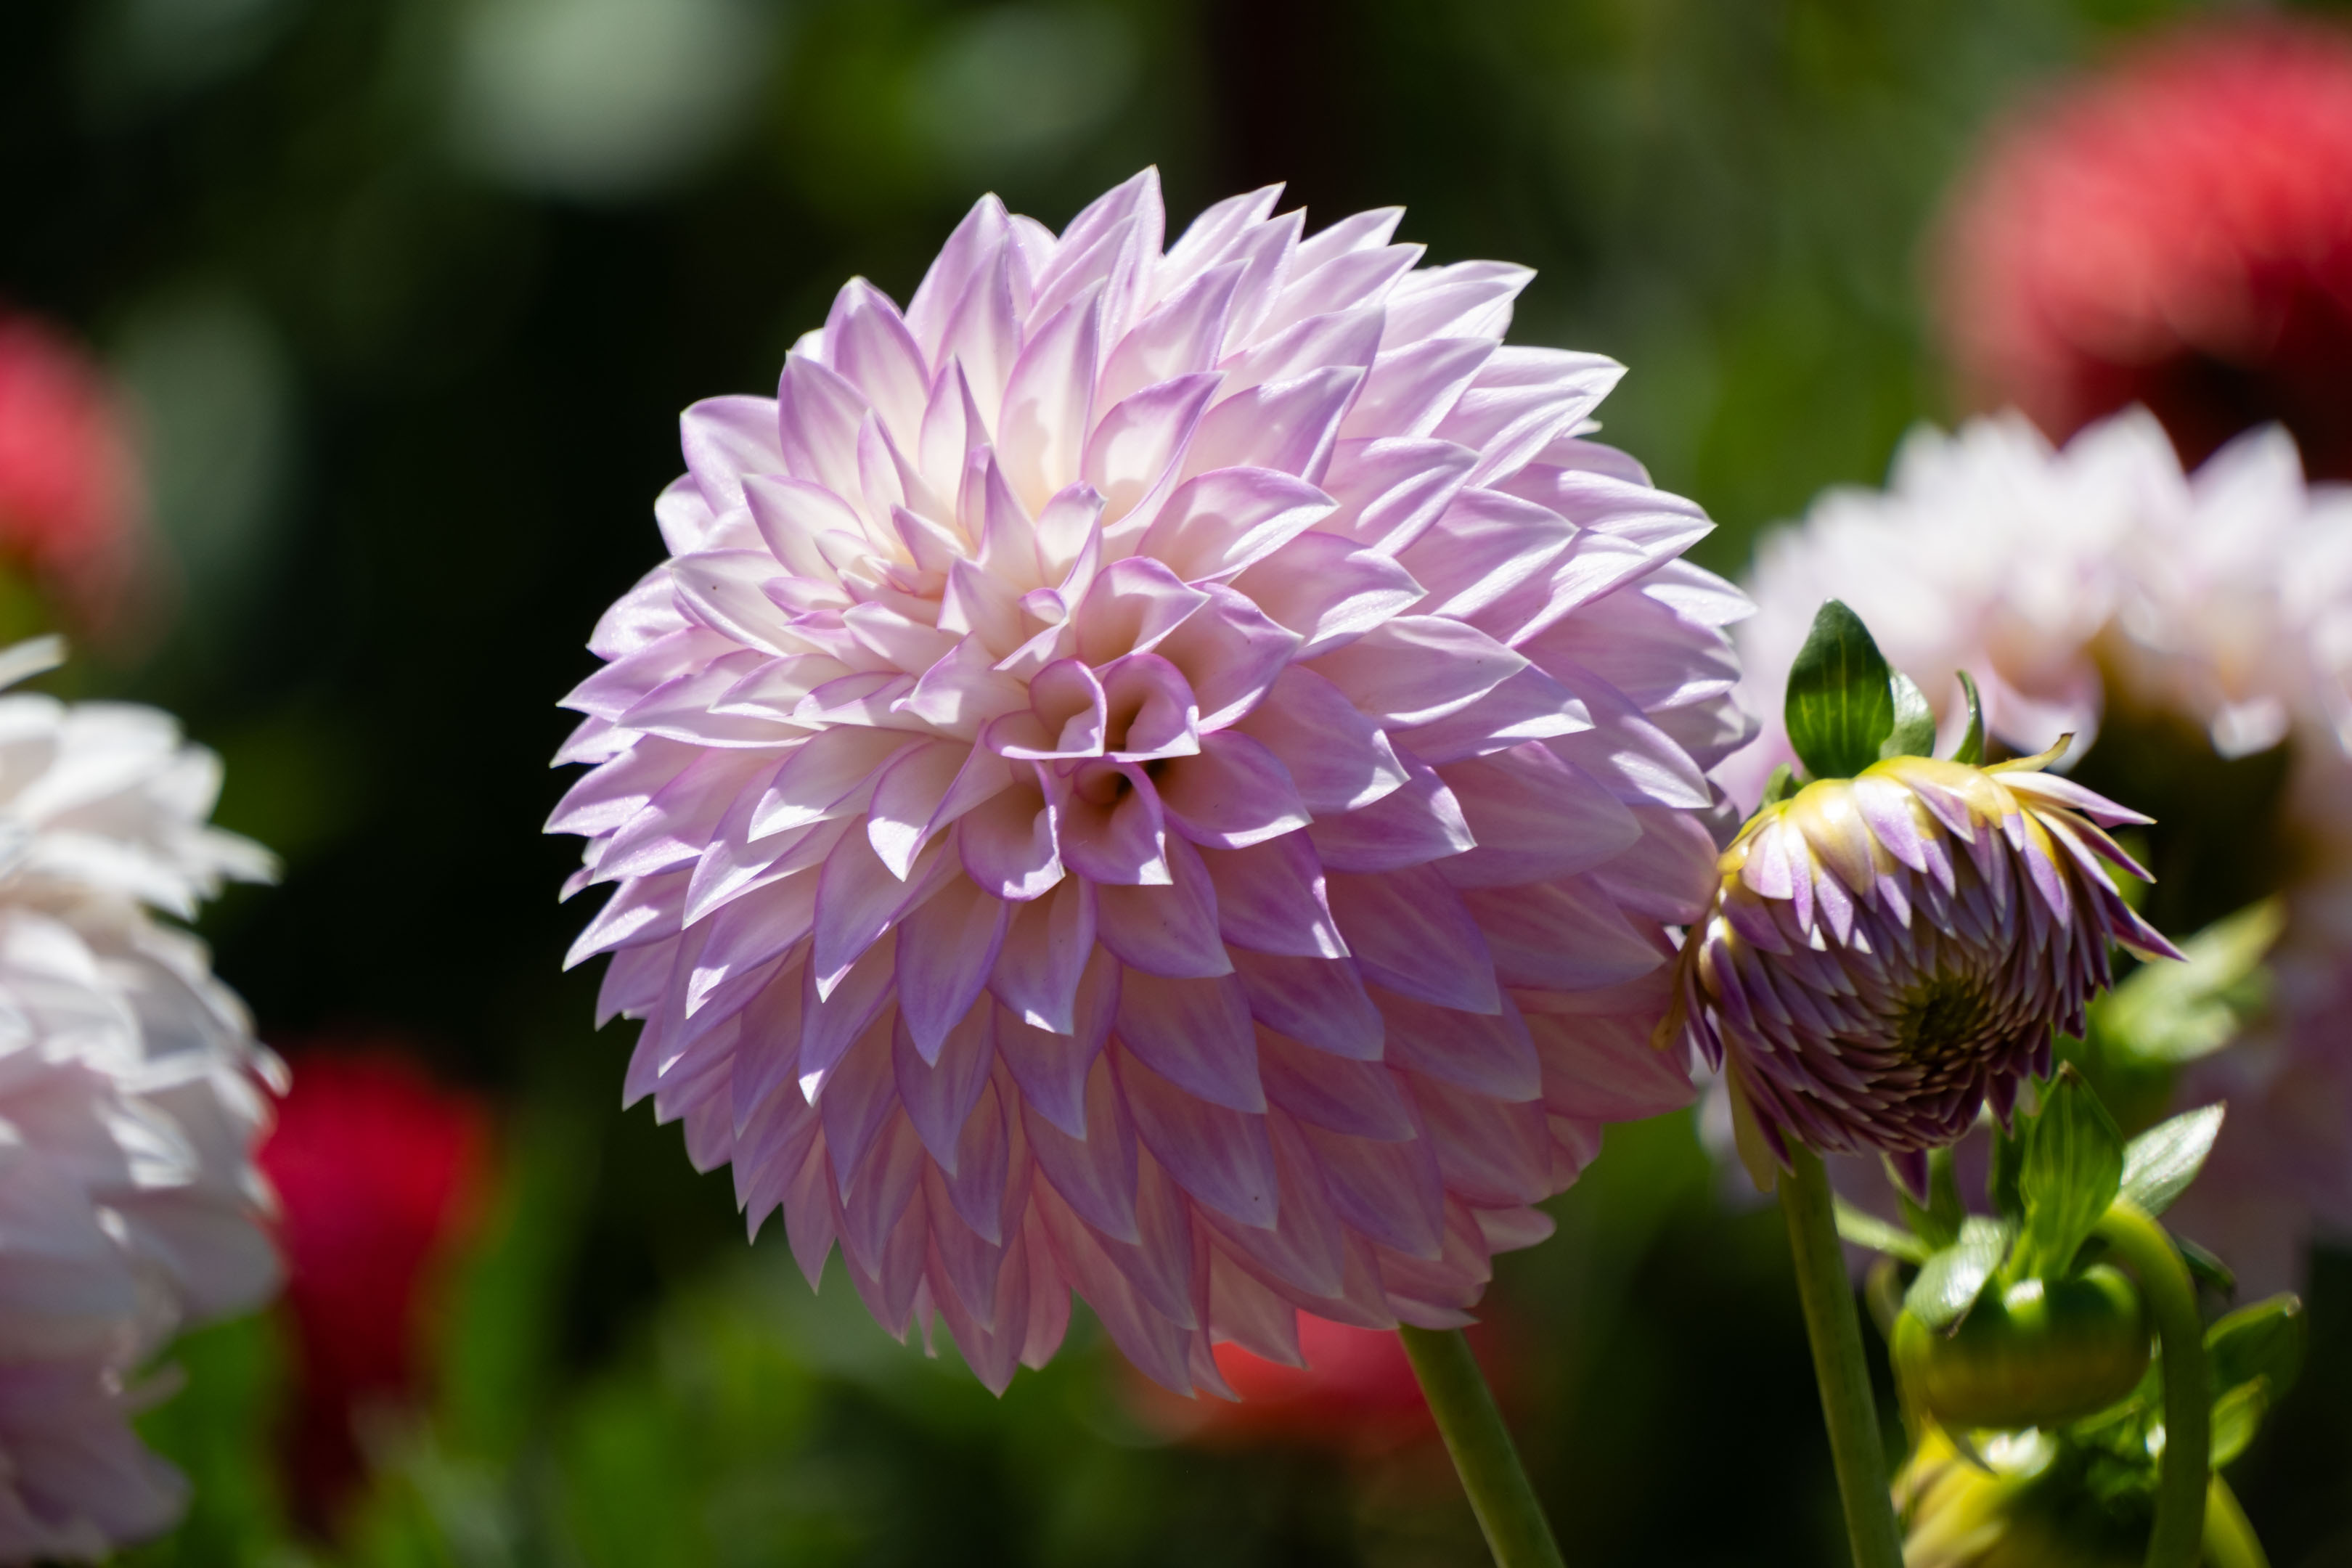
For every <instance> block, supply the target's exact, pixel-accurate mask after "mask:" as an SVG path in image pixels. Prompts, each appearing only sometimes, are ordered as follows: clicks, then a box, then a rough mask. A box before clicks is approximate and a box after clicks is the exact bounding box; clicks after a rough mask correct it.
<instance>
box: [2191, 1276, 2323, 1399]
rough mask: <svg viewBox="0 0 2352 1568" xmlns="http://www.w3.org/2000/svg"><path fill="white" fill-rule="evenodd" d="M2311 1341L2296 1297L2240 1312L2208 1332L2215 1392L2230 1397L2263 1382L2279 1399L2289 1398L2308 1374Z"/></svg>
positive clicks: (2260, 1303) (2258, 1304)
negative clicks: (2242, 1387)
mask: <svg viewBox="0 0 2352 1568" xmlns="http://www.w3.org/2000/svg"><path fill="white" fill-rule="evenodd" d="M2308 1338H2309V1326H2308V1323H2307V1321H2306V1320H2305V1316H2304V1311H2303V1302H2302V1300H2300V1299H2298V1298H2296V1297H2294V1296H2273V1297H2272V1298H2271V1299H2270V1300H2267V1301H2257V1302H2255V1303H2254V1304H2253V1305H2252V1306H2251V1307H2242V1308H2240V1309H2239V1310H2237V1311H2234V1312H2232V1313H2231V1314H2230V1315H2229V1316H2228V1317H2226V1318H2223V1319H2222V1320H2221V1321H2220V1322H2218V1323H2215V1324H2214V1325H2213V1326H2212V1327H2211V1328H2210V1329H2208V1330H2206V1331H2205V1354H2206V1356H2207V1357H2208V1358H2209V1359H2210V1362H2211V1364H2212V1367H2213V1387H2214V1389H2215V1391H2216V1392H2217V1393H2220V1394H2228V1393H2229V1392H2230V1391H2231V1389H2234V1388H2236V1387H2238V1386H2239V1385H2240V1384H2247V1383H2252V1382H2254V1381H2256V1380H2257V1379H2259V1380H2261V1381H2262V1382H2263V1383H2264V1384H2268V1385H2269V1388H2270V1396H2271V1397H2272V1398H2273V1399H2280V1398H2284V1396H2285V1394H2286V1391H2287V1390H2288V1389H2290V1388H2293V1387H2294V1380H2295V1379H2296V1378H2297V1377H2299V1376H2301V1375H2302V1373H2303V1357H2304V1351H2305V1342H2306V1340H2307V1339H2308Z"/></svg>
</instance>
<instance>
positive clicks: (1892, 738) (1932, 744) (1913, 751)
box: [1878, 669, 1936, 757]
mask: <svg viewBox="0 0 2352 1568" xmlns="http://www.w3.org/2000/svg"><path fill="white" fill-rule="evenodd" d="M1888 689H1889V691H1890V692H1891V693H1892V695H1893V696H1894V699H1895V728H1894V729H1893V731H1890V732H1889V733H1888V735H1887V737H1886V739H1885V740H1884V741H1882V742H1879V745H1878V754H1879V755H1880V756H1882V757H1932V756H1934V755H1935V754H1936V715H1935V713H1934V712H1933V711H1932V710H1930V709H1929V708H1928V706H1927V693H1925V692H1923V691H1921V690H1920V689H1919V686H1918V683H1917V682H1916V681H1915V680H1913V679H1911V678H1910V677H1909V676H1907V675H1906V674H1904V673H1903V672H1902V671H1901V670H1899V669H1898V670H1895V671H1894V672H1893V674H1892V676H1891V677H1890V678H1889V680H1888Z"/></svg>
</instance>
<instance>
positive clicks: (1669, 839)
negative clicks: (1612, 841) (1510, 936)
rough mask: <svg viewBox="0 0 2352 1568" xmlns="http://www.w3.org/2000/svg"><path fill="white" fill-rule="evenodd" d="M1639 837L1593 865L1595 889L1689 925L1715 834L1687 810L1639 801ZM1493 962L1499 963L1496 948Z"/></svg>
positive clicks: (1700, 898)
mask: <svg viewBox="0 0 2352 1568" xmlns="http://www.w3.org/2000/svg"><path fill="white" fill-rule="evenodd" d="M1633 816H1635V817H1636V818H1637V819H1638V820H1639V821H1640V822H1641V825H1642V841H1641V842H1640V843H1639V844H1636V845H1634V846H1633V847H1632V848H1630V849H1627V850H1625V851H1624V852H1623V853H1622V854H1620V855H1618V856H1617V857H1616V858H1613V859H1612V860H1610V861H1608V862H1606V863H1605V864H1603V865H1601V866H1598V867H1596V868H1593V870H1592V872H1591V883H1592V885H1593V886H1594V887H1595V888H1598V889H1601V891H1602V892H1604V893H1606V894H1608V895H1609V897H1610V898H1611V899H1612V900H1614V901H1615V902H1616V904H1617V905H1618V906H1619V907H1620V908H1622V909H1626V910H1633V912H1635V913H1637V914H1642V915H1646V916H1648V917H1649V918H1650V919H1652V920H1655V921H1664V922H1666V923H1667V924H1669V925H1688V924H1690V923H1692V922H1693V921H1696V920H1697V919H1698V918H1699V917H1700V915H1701V913H1702V912H1703V911H1704V910H1705V906H1706V899H1705V897H1704V895H1703V894H1702V893H1701V892H1700V891H1699V889H1704V888H1705V887H1706V883H1707V876H1708V873H1709V872H1710V871H1711V870H1712V869H1713V868H1714V865H1715V860H1716V843H1715V837H1714V836H1713V835H1712V834H1710V833H1708V832H1707V830H1706V823H1705V822H1703V821H1701V820H1700V819H1699V818H1698V817H1696V816H1693V815H1691V814H1690V813H1689V812H1687V811H1680V810H1676V809H1675V808H1674V807H1673V806H1668V805H1637V806H1634V807H1633ZM1496 963H1497V964H1499V963H1501V956H1500V953H1499V952H1497V955H1496Z"/></svg>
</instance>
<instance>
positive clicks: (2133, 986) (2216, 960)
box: [2091, 899, 2286, 1066]
mask: <svg viewBox="0 0 2352 1568" xmlns="http://www.w3.org/2000/svg"><path fill="white" fill-rule="evenodd" d="M2285 926H2286V910H2285V906H2284V905H2283V904H2282V903H2281V902H2280V901H2279V900H2276V899H2264V900H2262V901H2261V902H2260V903H2257V904H2250V905H2248V906H2247V907H2246V908H2244V909H2242V910H2239V911H2238V912H2237V913H2236V914H2233V915H2230V916H2227V917H2225V918H2224V919H2221V920H2219V921H2215V922H2213V924H2211V925H2210V926H2207V927H2206V928H2205V929H2204V930H2203V931H2199V932H2198V933H2197V934H2196V935H2195V936H2192V937H2190V938H2189V940H2188V941H2187V942H2182V943H2181V944H2180V952H2181V955H2182V958H2183V960H2184V962H2182V963H2144V964H2142V965H2140V967H2139V968H2137V969H2136V970H2134V971H2133V972H2132V974H2131V977H2130V978H2129V979H2127V980H2126V981H2125V982H2124V983H2123V984H2120V985H2118V986H2116V988H2115V989H2114V990H2113V991H2110V992H2108V993H2107V994H2105V995H2104V996H2101V997H2099V998H2098V999H2097V1000H2096V1001H2095V1002H2093V1003H2092V1004H2091V1026H2092V1028H2093V1029H2095V1031H2096V1032H2097V1034H2098V1037H2099V1044H2100V1046H2101V1047H2102V1048H2104V1049H2106V1050H2111V1051H2116V1052H2120V1053H2122V1054H2123V1055H2125V1056H2126V1057H2129V1058H2135V1059H2137V1060H2138V1061H2142V1062H2149V1063H2155V1064H2159V1065H2163V1066H2177V1065H2179V1063H2182V1062H2189V1061H2195V1060H2196V1059H2197V1058H2200V1057H2205V1056H2210V1055H2211V1054H2212V1053H2213V1052H2215V1051H2218V1050H2220V1049H2221V1047H2223V1046H2226V1045H2228V1044H2229V1043H2230V1041H2231V1039H2233V1038H2235V1037H2236V1036H2237V1034H2238V1032H2239V1030H2241V1029H2242V1028H2243V1027H2244V1026H2245V1024H2246V1021H2247V1019H2249V1018H2251V1017H2252V1016H2254V1015H2255V1014H2257V1013H2259V1012H2260V1011H2262V1008H2263V1005H2264V1003H2265V1002H2266V1001H2267V1000H2268V999H2269V990H2270V985H2269V979H2270V976H2269V972H2268V970H2267V969H2266V968H2265V966H2264V965H2263V957H2264V956H2265V955H2266V954H2267V953H2268V952H2270V950H2271V946H2272V944H2273V943H2274V942H2277V941H2278V937H2279V932H2280V931H2283V930H2284V929H2285Z"/></svg>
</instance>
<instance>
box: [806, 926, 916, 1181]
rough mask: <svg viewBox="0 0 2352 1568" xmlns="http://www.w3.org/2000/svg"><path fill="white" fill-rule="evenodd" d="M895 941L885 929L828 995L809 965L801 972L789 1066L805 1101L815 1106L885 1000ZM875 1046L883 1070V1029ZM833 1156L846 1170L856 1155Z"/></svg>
mask: <svg viewBox="0 0 2352 1568" xmlns="http://www.w3.org/2000/svg"><path fill="white" fill-rule="evenodd" d="M897 950H898V933H897V932H895V931H887V932H885V933H884V934H883V937H882V940H881V941H879V942H876V943H875V944H874V945H873V946H872V947H870V948H867V949H866V952H865V954H864V956H863V957H861V958H859V959H858V961H857V962H856V963H854V964H852V965H850V968H849V972H848V973H847V974H845V976H843V977H842V978H841V979H840V980H838V981H836V982H835V985H834V989H833V993H832V994H831V995H829V996H820V995H819V994H817V988H816V975H815V973H814V966H811V967H810V968H808V969H803V971H802V972H801V1050H800V1059H799V1061H798V1062H796V1063H795V1064H794V1070H795V1071H797V1072H798V1074H799V1075H800V1086H801V1093H802V1094H803V1096H804V1097H806V1098H807V1100H808V1101H809V1103H810V1104H812V1105H814V1104H816V1103H817V1102H818V1101H819V1100H821V1099H822V1098H823V1097H824V1094H825V1093H826V1092H827V1091H828V1090H829V1089H831V1088H832V1086H833V1078H834V1074H835V1069H836V1068H838V1066H839V1065H840V1063H841V1062H842V1060H843V1059H844V1053H845V1052H847V1051H848V1050H849V1048H850V1047H851V1045H852V1044H853V1043H855V1042H856V1040H857V1039H858V1037H860V1036H861V1035H863V1034H866V1033H869V1032H870V1031H869V1030H868V1028H867V1026H868V1025H870V1024H872V1023H873V1022H874V1021H875V1019H876V1017H877V1016H878V1015H879V1014H880V1013H881V1012H882V1009H883V1007H884V1005H886V1004H887V1003H888V1001H889V1000H890V977H891V973H892V971H893V969H894V967H895V966H896V963H897V961H898V954H897ZM875 1049H876V1050H877V1052H879V1053H880V1054H881V1056H882V1058H883V1060H882V1064H881V1068H879V1069H877V1070H884V1071H887V1068H888V1065H889V1063H888V1054H889V1049H890V1041H889V1037H888V1034H887V1031H886V1032H885V1033H884V1035H883V1036H882V1037H881V1044H880V1045H878V1046H877V1047H875ZM828 1136H830V1134H828ZM838 1158H840V1160H841V1163H842V1166H843V1168H844V1169H846V1168H847V1167H848V1165H849V1164H850V1163H854V1161H855V1158H856V1154H855V1152H852V1153H849V1154H843V1155H839V1156H838Z"/></svg>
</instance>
